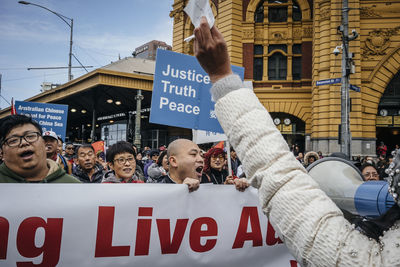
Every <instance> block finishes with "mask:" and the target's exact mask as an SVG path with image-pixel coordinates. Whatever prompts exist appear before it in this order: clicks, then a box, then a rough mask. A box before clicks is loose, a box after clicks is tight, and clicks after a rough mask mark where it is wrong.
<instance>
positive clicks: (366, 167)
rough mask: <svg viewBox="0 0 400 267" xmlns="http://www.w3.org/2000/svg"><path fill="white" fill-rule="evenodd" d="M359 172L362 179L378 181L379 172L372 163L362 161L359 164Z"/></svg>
mask: <svg viewBox="0 0 400 267" xmlns="http://www.w3.org/2000/svg"><path fill="white" fill-rule="evenodd" d="M360 171H361V174H362V176H363V180H364V181H379V180H380V178H379V173H378V170H377V169H376V167H375V165H374V164H371V163H364V164H363V165H362V166H361V169H360Z"/></svg>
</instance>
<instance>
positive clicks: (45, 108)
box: [15, 101, 68, 140]
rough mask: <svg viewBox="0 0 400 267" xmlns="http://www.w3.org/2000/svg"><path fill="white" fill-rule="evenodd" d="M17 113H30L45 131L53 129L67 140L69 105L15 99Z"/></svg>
mask: <svg viewBox="0 0 400 267" xmlns="http://www.w3.org/2000/svg"><path fill="white" fill-rule="evenodd" d="M15 109H16V111H17V114H21V115H28V116H30V117H32V119H34V120H35V121H37V122H38V123H39V125H40V126H41V127H42V129H43V132H45V131H53V132H55V133H56V134H57V136H59V137H61V138H62V139H63V140H65V131H66V130H67V118H68V105H58V104H47V103H36V102H24V101H15Z"/></svg>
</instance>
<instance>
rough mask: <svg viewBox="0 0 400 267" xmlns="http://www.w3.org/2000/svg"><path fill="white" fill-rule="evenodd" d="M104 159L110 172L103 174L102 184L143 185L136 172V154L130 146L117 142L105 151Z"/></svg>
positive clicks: (126, 143)
mask: <svg viewBox="0 0 400 267" xmlns="http://www.w3.org/2000/svg"><path fill="white" fill-rule="evenodd" d="M106 159H107V163H108V166H109V167H110V169H111V171H109V172H106V173H105V174H104V177H103V180H102V181H101V182H102V183H143V181H142V180H141V179H140V177H138V176H137V174H136V173H135V171H136V153H135V151H134V150H133V148H132V145H131V144H129V143H128V142H125V141H119V142H117V143H116V144H114V145H112V146H110V148H109V149H108V150H107V154H106Z"/></svg>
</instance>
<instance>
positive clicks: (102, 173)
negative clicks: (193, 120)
mask: <svg viewBox="0 0 400 267" xmlns="http://www.w3.org/2000/svg"><path fill="white" fill-rule="evenodd" d="M3 126H5V127H6V128H4V127H3ZM0 129H1V130H2V131H0V144H1V151H2V156H3V158H2V160H3V161H4V164H2V165H1V166H2V168H3V171H5V172H4V173H3V174H4V175H3V176H9V177H3V179H1V178H0V182H50V181H53V182H54V181H56V180H57V179H56V180H54V179H53V180H51V179H50V178H51V177H52V176H51V175H50V178H49V177H48V176H49V174H51V173H52V172H55V171H57V173H58V175H59V176H60V177H61V176H62V177H63V179H62V180H63V181H64V182H65V181H68V182H76V183H79V182H80V183H178V184H179V183H183V184H187V185H188V187H189V190H190V191H194V190H196V189H197V188H198V187H199V184H200V183H214V184H226V185H235V187H236V188H237V189H238V190H240V191H243V190H244V189H245V188H247V187H248V186H249V184H248V183H247V180H246V179H245V178H244V177H245V176H244V174H243V171H242V173H241V177H240V178H239V177H237V172H238V170H240V169H241V163H240V160H239V159H238V158H237V156H236V153H235V151H234V150H233V149H232V152H231V157H232V158H231V157H229V160H232V166H233V170H232V171H231V173H229V171H228V167H227V166H228V164H227V162H228V157H227V153H226V151H225V150H223V149H221V148H215V147H212V148H211V149H210V150H208V151H204V150H201V149H200V148H199V147H198V145H196V144H195V143H193V142H192V141H190V140H186V139H177V140H175V141H173V142H172V143H171V144H169V146H168V148H167V147H166V146H164V145H163V146H161V147H159V148H153V149H152V148H150V147H147V146H146V147H144V148H143V150H142V151H138V149H137V147H136V146H135V145H132V144H130V143H128V142H125V141H119V142H117V143H115V144H113V145H111V146H110V147H108V148H107V149H104V150H105V151H103V150H98V151H96V150H95V148H94V146H92V145H91V144H73V143H66V144H65V145H64V144H63V140H62V139H61V138H59V137H58V136H57V134H56V133H55V132H53V131H45V132H42V129H41V127H40V126H39V125H38V124H37V123H36V122H35V121H34V120H32V119H31V118H30V117H27V116H24V115H10V116H8V117H5V118H3V119H2V120H1V121H0ZM0 172H1V168H0ZM5 173H7V175H5ZM15 177H18V179H16V178H15ZM6 178H7V179H6ZM60 181H61V180H60ZM60 181H58V180H57V182H60Z"/></svg>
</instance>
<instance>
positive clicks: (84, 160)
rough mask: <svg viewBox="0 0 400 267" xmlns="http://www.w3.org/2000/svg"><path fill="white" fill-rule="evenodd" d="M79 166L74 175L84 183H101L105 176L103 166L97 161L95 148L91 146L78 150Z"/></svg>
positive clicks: (87, 145) (83, 146) (81, 147)
mask: <svg viewBox="0 0 400 267" xmlns="http://www.w3.org/2000/svg"><path fill="white" fill-rule="evenodd" d="M75 154H76V156H77V163H78V164H77V166H76V168H75V169H74V171H73V175H74V176H75V177H76V178H78V179H79V180H80V181H81V182H83V183H100V182H101V180H102V178H103V175H104V169H103V166H102V165H101V164H100V163H98V162H97V161H96V155H95V153H94V148H93V147H92V146H91V145H89V144H85V145H81V146H79V147H77V148H76V153H75Z"/></svg>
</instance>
